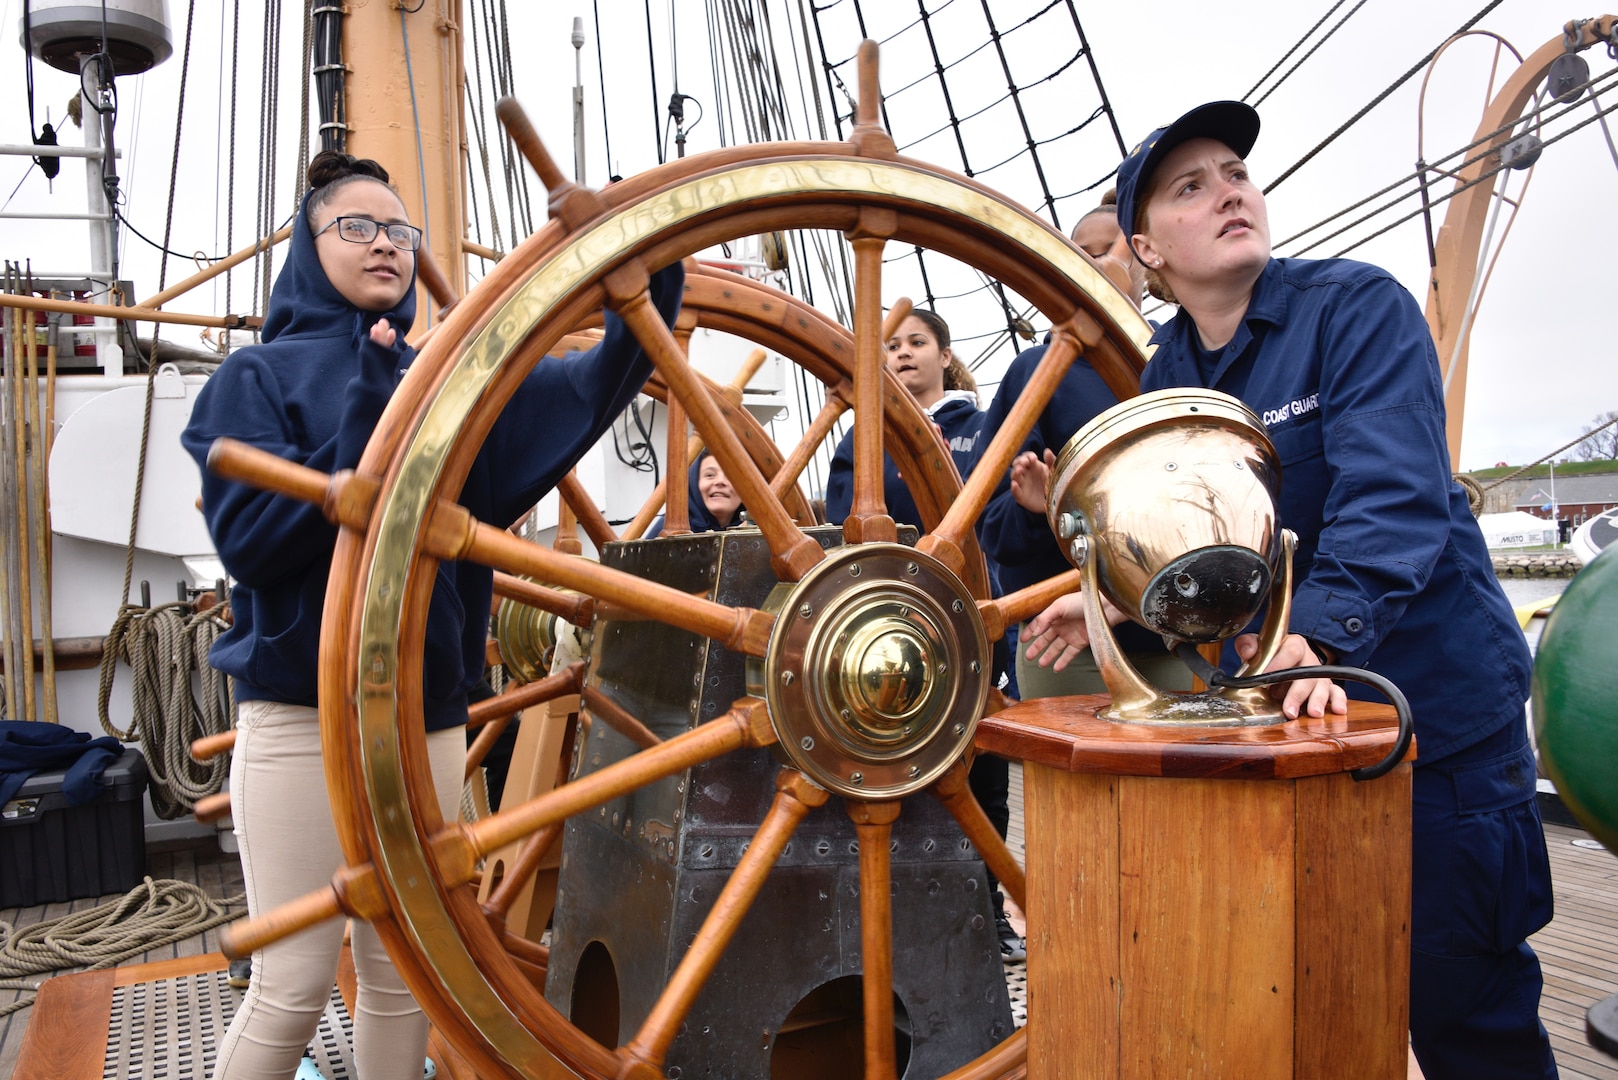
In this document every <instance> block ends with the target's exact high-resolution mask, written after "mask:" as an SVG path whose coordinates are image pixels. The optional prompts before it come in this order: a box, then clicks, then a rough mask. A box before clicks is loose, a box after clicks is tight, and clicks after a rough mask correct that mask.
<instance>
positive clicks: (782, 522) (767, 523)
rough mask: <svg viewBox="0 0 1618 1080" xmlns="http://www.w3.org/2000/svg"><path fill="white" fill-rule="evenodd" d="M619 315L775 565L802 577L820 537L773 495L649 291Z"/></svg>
mask: <svg viewBox="0 0 1618 1080" xmlns="http://www.w3.org/2000/svg"><path fill="white" fill-rule="evenodd" d="M618 314H619V316H620V317H621V318H622V319H623V320H624V323H625V324H626V325H628V327H629V328H630V330H632V331H633V332H634V334H635V337H636V338H637V339H639V341H640V343H641V346H642V347H643V348H644V349H645V350H646V354H647V355H648V356H650V357H651V359H652V364H653V366H654V367H656V368H657V371H658V374H660V375H662V376H663V381H664V382H665V383H667V384H668V388H669V392H670V393H671V394H673V395H675V396H677V397H679V399H680V400H681V401H682V402H684V403H685V405H686V409H687V411H688V412H690V414H691V422H692V424H693V425H694V426H695V427H696V429H697V432H698V433H699V434H700V435H701V436H702V439H703V441H704V442H705V443H707V444H708V450H709V452H710V453H712V454H713V456H714V457H715V458H717V459H718V460H719V464H720V466H721V467H722V468H723V469H724V470H725V478H726V479H727V480H729V481H730V485H731V487H733V488H735V489H736V494H737V495H739V496H740V497H741V500H742V505H743V506H745V507H747V512H748V515H749V517H750V518H751V519H752V521H753V524H755V525H757V526H758V528H759V531H761V532H762V533H763V534H764V539H765V541H766V542H767V543H768V544H769V545H770V565H771V567H772V568H774V570H775V573H776V576H777V577H779V578H780V579H781V580H783V581H797V580H798V579H799V578H800V577H802V576H803V575H804V574H805V573H806V572H807V571H808V570H809V568H810V567H811V566H814V565H815V564H816V563H818V562H819V561H820V560H821V559H823V558H825V557H826V553H825V551H824V550H823V549H822V548H821V546H820V545H819V544H818V543H816V542H815V541H813V540H811V539H810V538H809V537H807V536H805V535H804V533H803V530H802V529H799V528H798V526H797V524H796V523H794V522H793V520H792V518H791V517H789V516H788V515H787V512H786V507H785V506H783V505H782V504H781V501H780V500H779V499H777V498H775V496H774V495H772V494H771V493H770V487H769V484H768V482H767V481H765V479H764V474H763V473H761V472H760V471H759V468H758V466H757V465H755V464H753V459H752V458H750V457H749V456H748V455H747V451H746V450H745V449H743V447H742V442H741V439H739V438H737V436H736V433H735V432H734V431H732V430H731V428H730V425H729V424H726V423H725V421H724V419H723V418H722V417H721V416H720V413H719V409H718V407H717V406H716V405H715V404H714V401H713V398H711V397H710V396H709V395H708V394H707V393H706V391H705V389H704V387H703V385H702V382H701V380H699V379H698V377H697V374H696V372H694V371H692V369H691V366H690V365H689V364H687V363H686V361H685V357H684V356H683V355H681V353H680V347H679V345H678V343H677V342H675V340H674V334H673V332H671V331H670V330H669V328H668V327H667V326H666V325H665V324H664V322H663V318H662V316H661V315H659V314H658V313H657V309H656V308H654V307H653V306H652V303H651V301H650V300H649V299H648V298H647V296H646V293H645V292H644V290H643V291H642V292H641V293H639V294H638V295H637V296H636V297H635V298H633V299H631V300H629V301H628V302H626V303H624V304H623V305H622V306H621V307H619V308H618Z"/></svg>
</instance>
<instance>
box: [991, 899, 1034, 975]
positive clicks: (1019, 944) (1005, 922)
mask: <svg viewBox="0 0 1618 1080" xmlns="http://www.w3.org/2000/svg"><path fill="white" fill-rule="evenodd" d="M994 929H995V933H996V934H998V935H999V937H1000V959H1001V960H1002V961H1004V962H1005V963H1007V964H1015V963H1017V962H1018V961H1021V960H1026V959H1028V949H1027V947H1026V946H1025V945H1024V944H1023V939H1022V938H1020V937H1018V936H1017V931H1015V930H1013V929H1012V928H1011V920H1010V919H1008V918H1006V914H1005V912H1001V913H1000V914H998V915H996V916H995V917H994Z"/></svg>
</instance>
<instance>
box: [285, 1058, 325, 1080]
mask: <svg viewBox="0 0 1618 1080" xmlns="http://www.w3.org/2000/svg"><path fill="white" fill-rule="evenodd" d="M292 1080H326V1075H325V1073H322V1072H321V1071H320V1070H319V1069H318V1068H317V1067H316V1066H315V1059H314V1058H312V1057H306V1058H304V1059H303V1060H302V1061H300V1062H298V1071H297V1073H296V1074H294V1075H293V1077H292Z"/></svg>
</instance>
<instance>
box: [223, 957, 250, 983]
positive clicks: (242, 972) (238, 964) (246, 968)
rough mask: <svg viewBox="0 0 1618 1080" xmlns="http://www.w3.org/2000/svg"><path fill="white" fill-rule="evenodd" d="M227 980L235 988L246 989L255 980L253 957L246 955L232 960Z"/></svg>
mask: <svg viewBox="0 0 1618 1080" xmlns="http://www.w3.org/2000/svg"><path fill="white" fill-rule="evenodd" d="M225 981H226V982H227V983H229V984H230V987H231V989H233V990H246V989H247V987H248V986H249V985H250V984H251V983H252V981H253V958H252V957H250V956H249V957H244V958H242V959H240V960H232V961H231V962H230V974H229V975H228V976H226V978H225Z"/></svg>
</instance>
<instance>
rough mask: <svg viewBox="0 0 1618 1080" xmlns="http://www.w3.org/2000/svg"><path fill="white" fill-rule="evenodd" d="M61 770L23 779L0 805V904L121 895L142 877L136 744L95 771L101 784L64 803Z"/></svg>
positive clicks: (140, 773) (142, 776)
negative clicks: (90, 795)
mask: <svg viewBox="0 0 1618 1080" xmlns="http://www.w3.org/2000/svg"><path fill="white" fill-rule="evenodd" d="M63 775H64V774H63V773H62V772H61V771H56V772H38V773H35V774H34V775H33V776H30V777H29V778H28V779H27V780H24V781H23V785H22V787H21V788H20V789H18V791H17V794H16V795H15V796H13V797H12V800H11V801H10V802H8V803H6V805H5V806H4V807H3V808H0V908H13V907H32V906H33V905H35V904H54V903H59V902H61V901H63V900H81V899H84V898H87V897H94V896H104V895H106V894H107V893H123V892H128V891H129V890H130V889H133V888H134V887H135V886H136V885H139V884H140V883H141V881H142V880H143V879H144V878H145V877H146V840H145V831H146V821H145V817H146V815H145V810H144V805H145V801H144V799H143V798H142V796H144V795H145V794H146V759H145V758H143V757H142V756H141V753H140V751H139V750H125V751H124V753H123V756H122V757H120V758H119V759H118V760H117V761H114V762H113V763H112V764H111V765H108V766H107V768H106V771H105V772H103V773H102V774H101V782H102V784H104V785H106V786H105V787H104V788H103V789H102V792H101V794H100V795H98V796H96V798H95V799H93V800H91V801H90V802H87V803H85V804H84V805H83V806H69V805H68V802H67V796H65V795H63V794H62V778H63Z"/></svg>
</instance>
